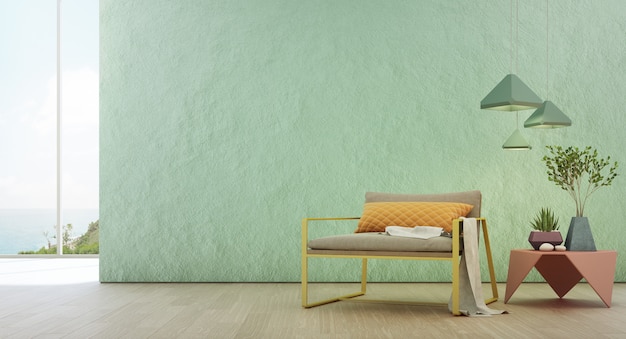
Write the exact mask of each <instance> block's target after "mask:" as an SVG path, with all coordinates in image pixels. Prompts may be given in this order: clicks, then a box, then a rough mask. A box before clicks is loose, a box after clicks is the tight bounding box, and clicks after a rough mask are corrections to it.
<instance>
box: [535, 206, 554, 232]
mask: <svg viewBox="0 0 626 339" xmlns="http://www.w3.org/2000/svg"><path fill="white" fill-rule="evenodd" d="M531 226H532V228H533V229H534V230H537V231H541V232H551V231H556V230H558V229H559V218H555V217H554V213H553V212H552V211H551V210H550V209H549V208H542V209H541V211H540V212H539V213H538V214H537V216H535V219H534V220H533V221H532V223H531Z"/></svg>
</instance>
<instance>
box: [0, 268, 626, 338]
mask: <svg viewBox="0 0 626 339" xmlns="http://www.w3.org/2000/svg"><path fill="white" fill-rule="evenodd" d="M63 260H65V261H63ZM77 260H78V261H77V262H74V263H73V264H72V265H70V264H69V261H68V260H66V259H59V260H56V259H41V260H34V261H30V262H29V261H19V260H18V261H15V260H9V259H0V303H1V304H0V305H1V307H0V337H1V338H359V339H361V338H418V337H419V338H472V339H473V338H569V339H571V338H626V284H615V286H614V290H613V299H612V301H613V304H612V307H611V308H607V307H605V305H604V303H602V301H601V300H600V298H599V297H598V296H597V295H596V294H595V292H594V291H593V290H592V289H591V287H590V286H589V285H588V284H585V283H580V284H578V285H577V286H576V287H574V289H573V290H572V291H570V292H569V294H568V295H566V296H565V298H564V299H558V298H557V297H556V295H555V294H554V292H553V291H552V290H551V289H550V287H549V286H548V285H546V284H543V283H525V284H522V285H521V286H520V288H519V289H518V290H517V292H516V293H515V294H514V295H513V297H512V298H511V300H510V301H509V303H508V304H503V302H502V299H503V296H504V291H505V288H506V286H505V284H499V293H500V298H501V299H500V301H498V302H496V303H494V304H491V305H490V307H492V308H496V309H503V310H507V311H508V312H509V314H504V315H498V316H492V317H454V316H452V315H450V314H449V313H448V310H447V308H446V307H444V306H405V305H390V304H370V303H358V302H339V303H333V304H329V305H325V306H320V307H316V308H312V309H302V308H301V307H300V301H301V299H300V284H297V283H219V284H218V283H176V284H173V283H168V284H146V283H132V284H101V283H99V282H98V281H97V259H77ZM58 261H61V263H58ZM55 262H56V263H55ZM62 277H64V278H62ZM68 277H73V280H72V279H71V278H68ZM368 286H369V293H368V294H370V295H371V296H372V297H374V296H379V297H396V298H402V297H419V298H420V299H423V300H425V301H442V302H446V301H447V298H448V297H449V293H450V284H444V283H441V284H439V283H436V284H433V283H412V284H406V283H402V284H395V283H394V284H391V283H377V284H375V283H373V284H370V285H368ZM357 287H358V286H357V285H356V284H328V283H326V284H312V285H311V292H312V295H313V297H321V296H324V295H326V296H330V295H329V294H334V293H341V292H342V291H344V290H347V289H355V288H357ZM485 288H487V286H486V285H485Z"/></svg>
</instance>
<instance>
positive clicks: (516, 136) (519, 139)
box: [502, 128, 532, 151]
mask: <svg viewBox="0 0 626 339" xmlns="http://www.w3.org/2000/svg"><path fill="white" fill-rule="evenodd" d="M502 148H503V149H505V150H511V151H528V150H531V149H532V147H531V146H530V144H528V142H527V141H526V139H524V137H523V136H522V133H520V131H519V129H517V128H516V129H515V132H513V134H511V136H510V137H509V138H508V139H506V141H505V142H504V145H502Z"/></svg>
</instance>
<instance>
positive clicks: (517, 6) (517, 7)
mask: <svg viewBox="0 0 626 339" xmlns="http://www.w3.org/2000/svg"><path fill="white" fill-rule="evenodd" d="M515 46H516V47H515V73H518V72H519V66H518V62H517V61H518V58H519V0H515Z"/></svg>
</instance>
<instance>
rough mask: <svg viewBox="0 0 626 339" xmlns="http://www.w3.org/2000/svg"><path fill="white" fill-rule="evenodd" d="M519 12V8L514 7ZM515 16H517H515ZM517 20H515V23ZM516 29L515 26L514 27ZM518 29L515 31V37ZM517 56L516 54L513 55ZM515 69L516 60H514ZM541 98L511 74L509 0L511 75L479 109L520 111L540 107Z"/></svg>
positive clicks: (492, 92)
mask: <svg viewBox="0 0 626 339" xmlns="http://www.w3.org/2000/svg"><path fill="white" fill-rule="evenodd" d="M516 8H517V11H518V12H519V6H516ZM516 15H517V14H516ZM518 21H519V20H517V18H516V23H517V22H518ZM516 27H517V25H516ZM518 33H519V28H517V30H516V36H517V34H518ZM515 54H516V55H517V53H515ZM515 64H516V65H515V67H516V68H517V58H516V60H515ZM542 101H543V100H541V98H539V96H537V94H535V92H533V90H531V89H530V87H528V86H526V84H525V83H524V82H523V81H522V79H520V78H519V77H518V76H517V75H515V74H513V1H512V0H511V74H508V75H506V76H505V77H504V79H502V81H500V83H498V84H497V85H496V87H494V89H492V90H491V92H489V94H487V96H486V97H485V98H484V99H483V100H482V101H481V102H480V108H481V109H491V110H498V111H522V110H527V109H532V108H537V107H539V106H541V102H542Z"/></svg>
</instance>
